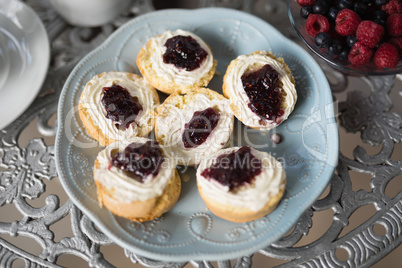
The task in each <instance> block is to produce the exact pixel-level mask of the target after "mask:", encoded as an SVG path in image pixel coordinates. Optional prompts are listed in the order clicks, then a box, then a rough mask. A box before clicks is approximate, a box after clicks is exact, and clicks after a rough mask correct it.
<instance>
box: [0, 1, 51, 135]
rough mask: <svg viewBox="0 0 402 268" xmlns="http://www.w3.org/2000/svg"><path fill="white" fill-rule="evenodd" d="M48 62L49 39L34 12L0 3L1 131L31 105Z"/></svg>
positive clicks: (44, 74)
mask: <svg viewBox="0 0 402 268" xmlns="http://www.w3.org/2000/svg"><path fill="white" fill-rule="evenodd" d="M49 60H50V45H49V38H48V36H47V33H46V30H45V27H44V26H43V24H42V21H41V20H40V18H39V17H38V16H37V14H36V13H35V11H33V10H32V9H31V8H30V7H29V6H27V5H25V4H24V3H22V2H20V1H18V0H0V129H2V128H4V127H6V126H7V125H8V124H10V123H11V122H13V121H14V120H15V119H16V118H18V117H19V116H20V115H21V114H22V113H23V112H24V111H25V109H26V108H27V107H28V106H29V105H30V104H31V103H32V101H33V100H34V98H35V97H36V95H37V94H38V92H39V90H40V89H41V86H42V84H43V81H44V79H45V77H46V73H47V69H48V67H49Z"/></svg>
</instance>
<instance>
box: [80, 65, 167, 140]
mask: <svg viewBox="0 0 402 268" xmlns="http://www.w3.org/2000/svg"><path fill="white" fill-rule="evenodd" d="M159 104H160V102H159V96H158V93H157V92H156V90H155V89H154V88H153V87H152V86H151V85H150V84H149V83H148V82H147V81H146V80H145V79H144V78H142V77H140V76H138V75H136V74H132V73H126V72H105V73H101V74H98V75H96V76H94V77H93V78H92V79H91V80H90V81H88V82H87V84H86V85H85V87H84V89H83V91H82V93H81V97H80V100H79V105H78V112H79V115H80V118H81V120H82V122H83V124H84V127H85V129H86V130H87V132H88V134H89V135H90V136H91V137H93V138H94V139H96V140H97V141H98V142H99V143H100V144H102V145H104V146H107V145H108V144H110V143H112V142H114V141H117V140H125V139H129V138H132V137H136V136H140V137H143V136H146V135H148V134H149V133H150V132H151V131H152V129H153V127H154V122H155V111H156V107H157V106H158V105H159Z"/></svg>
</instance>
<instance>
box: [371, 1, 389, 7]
mask: <svg viewBox="0 0 402 268" xmlns="http://www.w3.org/2000/svg"><path fill="white" fill-rule="evenodd" d="M388 2H389V0H375V1H374V3H375V4H376V5H377V6H383V5H385V4H387V3H388Z"/></svg>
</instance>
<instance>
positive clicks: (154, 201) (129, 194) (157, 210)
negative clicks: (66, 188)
mask: <svg viewBox="0 0 402 268" xmlns="http://www.w3.org/2000/svg"><path fill="white" fill-rule="evenodd" d="M94 179H95V183H96V186H97V193H98V199H99V202H100V203H101V204H102V205H104V206H105V207H106V208H107V209H109V210H110V211H111V212H112V213H114V214H115V215H118V216H121V217H124V218H128V219H130V220H133V221H148V220H152V219H155V218H157V217H159V216H161V215H162V214H163V213H165V212H167V211H168V210H170V209H171V208H172V207H173V206H174V205H175V203H176V202H177V200H178V198H179V195H180V190H181V180H180V177H179V174H178V172H177V170H176V162H175V161H174V160H173V159H171V158H169V157H167V156H166V154H165V153H164V150H163V146H160V145H159V144H158V143H157V142H156V141H154V140H150V139H147V138H142V137H134V138H132V139H129V140H125V141H117V142H115V143H112V144H110V145H109V146H107V147H106V148H105V149H104V150H102V151H100V152H99V154H98V156H97V158H96V160H95V166H94Z"/></svg>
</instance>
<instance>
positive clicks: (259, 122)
mask: <svg viewBox="0 0 402 268" xmlns="http://www.w3.org/2000/svg"><path fill="white" fill-rule="evenodd" d="M223 93H224V95H225V96H226V97H227V98H229V99H230V101H231V103H230V108H231V109H232V110H233V113H234V114H235V116H236V117H237V119H239V120H240V121H241V122H242V123H243V124H245V125H246V126H248V127H250V128H254V129H259V130H270V129H272V128H274V127H276V126H277V125H279V124H280V123H281V122H283V121H284V120H286V119H287V118H288V116H289V115H290V113H291V112H292V111H293V109H294V106H295V104H296V101H297V92H296V88H295V81H294V78H293V75H292V73H291V71H290V69H289V67H288V66H287V65H286V63H285V62H284V61H283V59H282V58H277V57H275V56H274V55H272V54H271V53H269V52H266V51H256V52H254V53H252V54H251V55H240V56H239V57H237V58H236V59H235V60H233V61H232V62H231V63H230V64H229V66H228V68H227V70H226V73H225V76H224V78H223Z"/></svg>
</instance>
